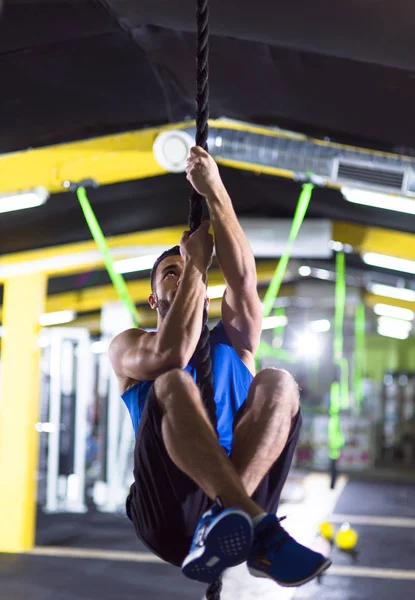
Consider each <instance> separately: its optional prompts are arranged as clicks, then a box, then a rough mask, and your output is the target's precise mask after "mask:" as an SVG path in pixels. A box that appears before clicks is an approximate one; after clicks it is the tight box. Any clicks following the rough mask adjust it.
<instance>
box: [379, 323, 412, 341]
mask: <svg viewBox="0 0 415 600" xmlns="http://www.w3.org/2000/svg"><path fill="white" fill-rule="evenodd" d="M378 334H379V335H383V336H384V337H389V338H394V339H396V340H406V339H407V338H408V337H409V331H397V330H396V328H391V327H385V326H383V325H380V326H379V327H378Z"/></svg>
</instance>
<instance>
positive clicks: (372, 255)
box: [362, 252, 415, 275]
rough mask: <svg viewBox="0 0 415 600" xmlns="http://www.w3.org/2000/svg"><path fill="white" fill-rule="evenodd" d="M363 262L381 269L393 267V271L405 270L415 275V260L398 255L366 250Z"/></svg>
mask: <svg viewBox="0 0 415 600" xmlns="http://www.w3.org/2000/svg"><path fill="white" fill-rule="evenodd" d="M362 259H363V262H365V263H366V264H367V265H371V266H373V267H380V268H381V269H391V270H392V271H403V272H404V273H412V274H413V275H415V261H413V260H407V259H406V258H398V257H396V256H387V255H386V254H377V253H376V252H366V253H365V254H363V255H362Z"/></svg>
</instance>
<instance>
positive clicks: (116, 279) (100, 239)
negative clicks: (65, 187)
mask: <svg viewBox="0 0 415 600" xmlns="http://www.w3.org/2000/svg"><path fill="white" fill-rule="evenodd" d="M76 194H77V196H78V200H79V203H80V205H81V208H82V211H83V213H84V217H85V220H86V222H87V224H88V227H89V230H90V232H91V234H92V237H93V238H94V240H95V243H96V245H97V247H98V249H99V250H100V252H101V254H102V256H103V257H104V262H105V266H106V269H107V271H108V275H109V276H110V278H111V281H112V283H113V285H114V287H115V289H116V290H117V292H118V295H119V297H120V298H121V300H122V301H123V302H124V305H125V306H126V308H127V309H128V311H129V312H130V314H131V316H132V318H133V322H134V326H135V327H137V326H138V322H139V315H138V311H137V308H136V306H135V304H134V302H133V300H132V298H131V296H130V294H129V292H128V289H127V286H126V284H125V281H124V277H123V276H122V275H121V274H120V273H116V271H115V269H114V262H113V260H112V256H111V253H110V251H109V248H108V245H107V242H106V240H105V236H104V234H103V233H102V229H101V227H100V225H99V223H98V220H97V218H96V216H95V213H94V211H93V209H92V206H91V204H90V202H89V200H88V196H87V193H86V190H85V188H84V187H82V186H80V187H78V188H77V190H76Z"/></svg>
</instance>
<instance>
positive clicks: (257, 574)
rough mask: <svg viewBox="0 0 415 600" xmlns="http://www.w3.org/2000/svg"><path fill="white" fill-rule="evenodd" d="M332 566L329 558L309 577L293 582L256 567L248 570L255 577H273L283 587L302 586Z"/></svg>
mask: <svg viewBox="0 0 415 600" xmlns="http://www.w3.org/2000/svg"><path fill="white" fill-rule="evenodd" d="M330 566H331V560H330V559H328V558H327V559H326V560H325V561H324V562H323V563H322V565H321V566H320V567H319V568H318V569H317V571H314V572H313V573H312V574H311V575H309V576H308V577H306V578H304V579H300V580H299V581H292V582H286V581H278V579H275V578H274V577H272V575H270V574H268V573H265V571H257V570H256V569H252V568H251V567H249V566H248V571H249V572H250V573H251V575H253V576H254V577H263V578H265V579H272V580H273V581H275V582H276V583H278V585H280V586H281V587H300V586H301V585H304V584H305V583H308V582H309V581H312V580H313V579H314V578H315V577H318V576H319V575H322V573H324V571H326V570H327V569H328V568H329V567H330Z"/></svg>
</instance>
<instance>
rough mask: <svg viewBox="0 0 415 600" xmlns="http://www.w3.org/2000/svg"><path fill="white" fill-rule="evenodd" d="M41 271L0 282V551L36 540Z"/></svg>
mask: <svg viewBox="0 0 415 600" xmlns="http://www.w3.org/2000/svg"><path fill="white" fill-rule="evenodd" d="M45 296H46V275H45V274H43V273H33V274H29V275H21V276H18V277H13V278H11V279H9V280H7V281H6V282H5V286H4V301H3V328H4V332H3V340H2V352H1V359H2V369H1V371H2V372H1V388H0V490H1V491H0V515H1V517H0V552H22V551H25V550H29V549H30V548H32V547H33V545H34V540H35V517H36V472H37V468H38V454H39V450H38V442H39V434H38V432H37V431H36V430H35V424H36V423H37V421H38V420H39V387H40V350H39V346H38V333H39V318H40V315H41V314H42V313H43V312H44V306H45Z"/></svg>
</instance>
